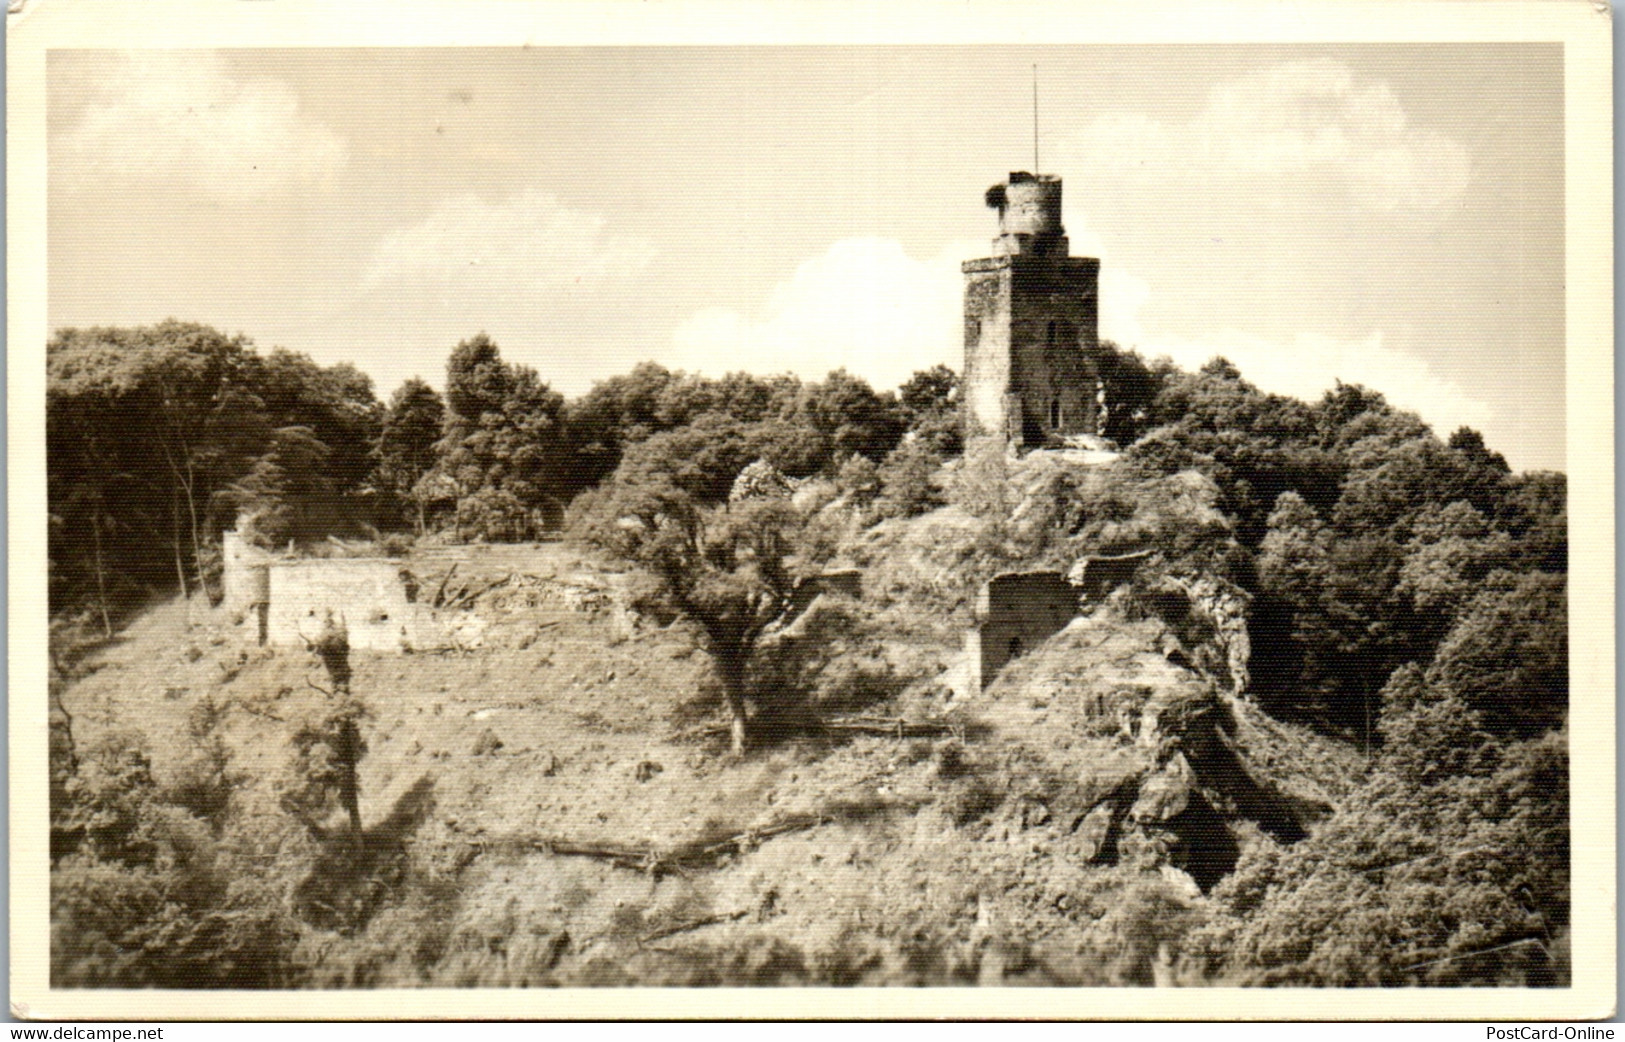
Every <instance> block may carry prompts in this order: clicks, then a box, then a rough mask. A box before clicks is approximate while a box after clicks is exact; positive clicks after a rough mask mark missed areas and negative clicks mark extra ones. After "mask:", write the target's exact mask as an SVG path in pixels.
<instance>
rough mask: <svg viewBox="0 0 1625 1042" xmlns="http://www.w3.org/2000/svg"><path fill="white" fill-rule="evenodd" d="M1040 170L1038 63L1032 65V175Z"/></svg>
mask: <svg viewBox="0 0 1625 1042" xmlns="http://www.w3.org/2000/svg"><path fill="white" fill-rule="evenodd" d="M1039 170H1040V167H1039V165H1038V63H1037V62H1034V63H1033V173H1034V174H1037V173H1038V172H1039Z"/></svg>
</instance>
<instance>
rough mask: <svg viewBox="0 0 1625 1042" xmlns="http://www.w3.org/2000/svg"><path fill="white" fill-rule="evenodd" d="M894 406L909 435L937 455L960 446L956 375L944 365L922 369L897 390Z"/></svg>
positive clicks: (954, 450)
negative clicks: (924, 443) (900, 413)
mask: <svg viewBox="0 0 1625 1042" xmlns="http://www.w3.org/2000/svg"><path fill="white" fill-rule="evenodd" d="M897 404H898V407H899V409H900V411H901V412H902V415H903V419H904V422H905V423H906V424H907V429H908V431H909V432H911V433H913V434H914V435H915V436H916V437H918V438H921V439H923V440H925V441H926V442H927V443H928V444H929V445H930V446H931V447H932V448H933V449H934V450H935V451H936V452H937V453H939V454H941V455H957V454H958V453H959V452H960V451H961V450H962V449H963V447H964V445H963V441H962V432H961V427H962V424H961V422H960V416H959V374H958V373H956V372H954V371H953V370H952V369H949V368H948V367H947V366H945V365H934V366H932V367H931V368H930V369H922V370H920V371H919V372H917V373H915V374H914V375H913V376H911V377H909V379H908V382H907V383H905V384H904V385H903V386H902V387H900V388H898V391H897Z"/></svg>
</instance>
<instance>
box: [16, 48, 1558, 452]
mask: <svg viewBox="0 0 1625 1042" xmlns="http://www.w3.org/2000/svg"><path fill="white" fill-rule="evenodd" d="M1562 63H1563V53H1562V49H1561V45H1558V44H1428V45H1425V46H1416V45H1402V44H1370V45H1307V44H1303V45H1298V44H1291V45H1185V44H1181V45H1132V46H1130V45H1122V46H1103V45H1102V46H1084V45H1079V46H1031V47H1021V46H944V47H928V46H906V47H904V46H899V47H812V46H804V47H765V46H752V47H648V46H645V47H584V48H549V47H526V48H501V49H499V48H489V49H486V48H461V47H446V48H421V49H419V48H387V49H386V48H380V49H356V48H349V49H321V48H298V49H291V48H290V49H277V50H242V49H230V50H216V51H208V50H193V51H184V50H183V51H150V50H149V51H137V52H119V51H106V50H94V51H92V50H54V51H52V52H50V54H49V58H48V65H47V91H48V94H47V103H48V104H47V135H48V136H47V148H48V153H47V161H48V205H47V210H48V212H47V234H48V247H47V261H48V275H47V294H48V303H47V310H48V321H49V323H50V325H51V327H52V328H53V329H56V328H62V327H69V326H81V327H82V326H91V325H139V324H148V323H152V322H156V321H160V320H162V319H164V318H166V317H174V318H179V319H182V320H186V321H195V322H202V323H206V324H209V325H213V326H216V327H217V328H220V329H222V330H225V331H227V332H232V333H235V332H241V333H244V334H246V335H247V336H249V337H250V338H252V339H253V341H254V342H255V343H256V345H258V346H259V347H260V348H261V349H269V348H271V347H274V346H281V347H286V348H290V349H292V350H296V351H302V352H305V353H307V354H309V355H310V356H312V357H313V358H315V359H316V360H317V361H318V362H321V363H324V364H332V363H336V362H351V363H353V364H355V365H356V366H357V367H359V368H360V369H361V370H363V371H364V372H366V373H368V374H369V375H370V376H371V377H372V378H373V381H374V386H375V390H376V391H377V393H378V394H379V396H380V397H381V398H387V397H388V395H389V394H390V393H392V392H393V391H394V390H395V389H396V388H397V387H399V386H400V384H401V382H402V381H403V380H405V379H407V378H409V377H412V376H419V377H422V378H424V379H426V380H428V381H429V382H430V383H432V384H435V385H436V386H439V385H441V383H442V382H443V378H444V366H445V360H446V357H447V356H448V355H449V354H450V352H451V350H452V348H453V347H454V346H455V345H456V344H457V342H458V341H460V340H463V339H466V338H468V337H470V336H472V335H474V334H475V333H478V332H481V331H484V332H486V333H488V334H489V335H490V336H491V337H492V338H493V339H495V340H496V342H497V343H498V344H499V346H500V347H501V349H502V353H503V357H504V358H505V359H507V360H509V361H512V362H518V363H521V364H525V365H529V366H532V367H533V368H535V369H536V370H538V371H539V372H540V374H541V376H542V377H543V379H545V380H546V381H548V382H549V383H551V384H552V385H553V386H554V387H555V388H557V389H559V390H560V391H563V392H564V393H565V394H567V395H571V396H574V395H579V394H581V393H583V392H584V391H586V390H588V389H589V388H590V387H591V386H592V384H593V383H594V382H595V381H597V380H601V379H603V378H605V377H608V376H612V375H615V374H618V373H624V372H626V371H628V370H629V369H631V367H632V366H633V365H634V364H636V363H637V362H639V361H642V360H645V359H653V360H654V361H657V362H660V363H662V364H664V365H666V366H668V367H671V368H675V369H683V370H688V371H699V372H704V373H707V374H711V375H721V374H723V373H725V372H728V371H732V370H740V369H743V370H748V371H751V372H756V373H774V372H786V371H789V372H795V373H797V374H798V375H800V376H802V377H805V378H810V379H818V378H822V377H823V376H824V375H825V374H826V373H828V372H829V371H830V370H832V369H835V368H837V367H842V366H844V367H846V368H847V369H849V370H850V371H852V372H854V373H857V374H858V375H861V376H863V377H865V378H867V379H868V380H870V381H871V382H872V383H874V384H875V385H876V386H877V387H879V388H882V389H884V388H890V387H895V386H897V385H898V384H900V383H902V382H903V381H904V380H906V379H907V378H908V376H909V374H911V373H912V372H914V371H916V370H919V369H923V368H927V367H929V366H931V365H934V364H937V363H944V364H947V365H950V366H952V367H954V368H955V369H958V368H959V367H960V364H961V360H962V354H963V345H962V343H961V341H960V336H961V333H960V330H961V321H960V313H961V291H962V276H961V274H960V271H959V265H960V263H961V262H962V261H964V260H967V259H971V258H975V257H982V256H986V255H987V254H988V253H989V241H990V239H991V238H992V237H993V235H994V234H995V232H996V216H995V214H994V213H993V212H992V211H989V210H987V209H986V208H985V207H984V206H983V203H982V193H983V191H984V190H985V189H986V188H987V187H988V186H989V185H991V184H994V183H996V182H998V181H1001V180H1003V179H1004V178H1005V177H1006V176H1007V175H1008V173H1009V172H1010V171H1013V170H1030V169H1032V168H1033V166H1034V157H1033V149H1034V118H1033V117H1034V113H1033V80H1032V77H1033V66H1034V65H1036V66H1037V81H1038V112H1037V117H1038V119H1037V125H1038V134H1037V137H1038V141H1037V146H1038V150H1039V158H1038V164H1037V165H1038V166H1040V167H1041V168H1042V172H1044V173H1051V174H1056V175H1059V176H1061V177H1062V178H1064V180H1065V214H1064V220H1065V224H1066V228H1067V231H1068V234H1069V235H1070V237H1071V242H1072V252H1073V253H1074V254H1078V255H1087V256H1096V257H1099V258H1101V261H1102V271H1101V298H1102V300H1101V334H1102V335H1103V336H1105V337H1107V338H1110V339H1112V340H1114V341H1116V342H1117V343H1119V344H1120V345H1122V346H1124V347H1132V348H1134V349H1136V350H1138V351H1139V352H1140V353H1141V354H1142V355H1144V356H1146V357H1147V358H1154V357H1157V356H1160V355H1167V356H1169V357H1171V358H1172V359H1174V361H1176V362H1178V363H1179V364H1181V365H1183V366H1186V367H1188V368H1194V367H1196V366H1199V365H1201V364H1202V363H1203V362H1205V361H1206V360H1208V359H1210V358H1212V357H1214V356H1215V355H1223V356H1225V357H1226V358H1229V359H1230V360H1231V361H1232V362H1234V363H1235V364H1236V365H1237V366H1238V367H1239V368H1240V369H1241V371H1242V373H1243V375H1244V376H1245V377H1246V378H1247V379H1248V380H1250V381H1251V382H1253V383H1254V384H1256V385H1258V386H1259V387H1261V388H1263V389H1264V390H1268V391H1276V392H1280V393H1284V394H1292V395H1297V396H1299V397H1303V398H1306V399H1309V400H1313V399H1315V398H1318V397H1319V395H1320V394H1321V393H1322V392H1323V391H1324V390H1325V389H1327V388H1329V387H1331V386H1332V385H1333V384H1334V382H1335V381H1337V380H1342V381H1343V382H1345V383H1361V384H1365V385H1366V386H1368V387H1372V388H1374V389H1376V390H1378V391H1381V392H1382V393H1383V394H1385V395H1386V396H1387V397H1388V399H1389V400H1390V401H1391V402H1394V403H1395V404H1397V405H1400V406H1403V407H1405V408H1408V409H1413V410H1415V411H1417V412H1419V413H1420V414H1421V415H1422V417H1423V418H1424V419H1426V420H1427V421H1428V422H1429V423H1431V424H1432V425H1433V426H1434V428H1435V430H1437V431H1439V433H1440V434H1441V435H1445V434H1448V433H1450V432H1451V431H1453V430H1454V429H1455V428H1456V427H1458V426H1460V425H1463V424H1466V425H1469V426H1472V427H1475V428H1477V429H1479V430H1480V431H1482V432H1483V433H1484V434H1485V437H1486V440H1487V441H1488V442H1489V444H1490V446H1491V447H1492V448H1494V449H1496V450H1497V451H1500V452H1502V453H1503V454H1504V455H1505V456H1506V457H1507V458H1508V460H1509V461H1510V462H1511V463H1512V465H1513V467H1514V468H1515V469H1520V470H1521V469H1534V468H1542V469H1554V470H1562V469H1565V466H1564V465H1565V460H1564V437H1565V427H1564V393H1563V388H1564V335H1565V329H1564V265H1563V261H1564V241H1563V220H1564V211H1563V184H1564V181H1563V177H1564V168H1563V140H1564V138H1563V134H1564V127H1563V109H1564V107H1563V93H1562V91H1563V88H1562V84H1563V64H1562Z"/></svg>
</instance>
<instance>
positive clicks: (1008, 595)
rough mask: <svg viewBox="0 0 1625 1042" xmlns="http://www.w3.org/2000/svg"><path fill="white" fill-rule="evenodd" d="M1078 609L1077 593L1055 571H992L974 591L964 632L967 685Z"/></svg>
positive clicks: (981, 684)
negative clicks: (970, 623) (970, 622)
mask: <svg viewBox="0 0 1625 1042" xmlns="http://www.w3.org/2000/svg"><path fill="white" fill-rule="evenodd" d="M1077 614H1078V593H1077V590H1075V589H1074V588H1073V587H1072V584H1071V583H1069V582H1067V581H1066V577H1065V576H1063V575H1062V574H1061V573H1060V572H1013V573H1008V574H1005V575H998V576H995V577H994V578H993V579H992V580H990V581H989V582H988V583H986V584H985V585H984V586H983V587H982V589H981V591H980V592H979V593H978V594H977V597H976V625H975V627H974V628H972V629H971V630H970V631H969V632H968V633H967V634H966V635H965V657H966V659H967V662H968V665H969V668H970V672H971V683H970V690H972V691H980V690H981V689H982V688H985V687H986V686H987V685H988V684H990V683H992V682H993V678H994V677H996V676H998V673H999V670H1001V669H1003V668H1004V665H1005V663H1007V662H1009V661H1010V660H1011V659H1013V658H1015V657H1016V656H1018V655H1021V654H1022V653H1024V652H1027V651H1030V650H1032V649H1033V648H1036V647H1038V646H1039V645H1040V644H1042V643H1044V642H1045V641H1046V640H1048V639H1049V638H1050V637H1052V636H1054V635H1055V634H1056V633H1058V632H1060V631H1061V630H1062V629H1063V628H1065V626H1066V624H1067V623H1068V622H1070V621H1072V619H1073V618H1075V617H1076V616H1077Z"/></svg>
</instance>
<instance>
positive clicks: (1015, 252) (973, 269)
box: [962, 172, 1100, 449]
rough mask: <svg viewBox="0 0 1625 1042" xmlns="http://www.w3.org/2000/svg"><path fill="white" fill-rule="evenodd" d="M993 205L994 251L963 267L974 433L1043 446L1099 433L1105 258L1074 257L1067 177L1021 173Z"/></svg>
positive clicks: (991, 192)
mask: <svg viewBox="0 0 1625 1042" xmlns="http://www.w3.org/2000/svg"><path fill="white" fill-rule="evenodd" d="M987 205H988V206H989V207H993V208H996V209H997V210H998V211H999V236H998V238H996V239H994V240H993V255H992V256H991V257H985V258H983V259H981V260H971V261H966V262H965V263H964V264H963V265H962V270H963V271H964V272H965V375H964V392H963V399H964V424H965V440H966V441H967V443H968V442H969V441H970V439H972V438H974V437H978V436H981V437H986V436H989V435H992V436H999V437H1003V438H1005V439H1006V440H1007V442H1008V444H1009V445H1011V446H1012V447H1014V448H1017V449H1034V448H1041V447H1043V446H1044V445H1045V444H1046V443H1050V442H1054V441H1058V440H1059V439H1060V438H1061V437H1062V436H1063V435H1068V434H1095V433H1097V431H1096V424H1097V419H1098V415H1097V414H1098V406H1097V401H1096V393H1097V390H1096V389H1097V379H1096V376H1097V374H1096V369H1095V356H1096V350H1097V347H1098V344H1099V333H1098V330H1097V304H1098V292H1097V290H1098V281H1099V276H1100V261H1099V260H1097V259H1095V258H1093V257H1072V256H1069V255H1068V252H1067V241H1066V229H1064V228H1062V227H1061V179H1060V178H1059V177H1052V176H1049V175H1046V174H1029V173H1026V172H1017V173H1013V174H1011V175H1010V179H1009V180H1008V181H1006V182H1005V183H1003V184H998V185H994V186H993V187H992V188H989V189H988V190H987Z"/></svg>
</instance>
